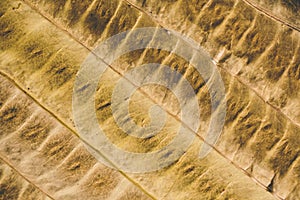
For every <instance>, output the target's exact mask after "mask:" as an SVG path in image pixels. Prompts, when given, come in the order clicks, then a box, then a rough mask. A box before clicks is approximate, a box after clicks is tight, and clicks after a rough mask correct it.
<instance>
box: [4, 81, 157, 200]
mask: <svg viewBox="0 0 300 200" xmlns="http://www.w3.org/2000/svg"><path fill="white" fill-rule="evenodd" d="M0 88H1V90H0V91H1V97H4V98H2V99H1V106H0V125H1V134H0V144H1V145H0V146H1V148H0V156H1V159H3V162H5V163H9V165H10V166H13V167H14V170H17V172H18V173H19V174H21V175H22V177H26V179H27V180H28V181H29V183H22V181H23V182H24V179H22V178H21V177H20V176H18V175H16V172H10V171H11V170H9V169H8V170H5V171H2V173H1V174H2V175H3V180H2V182H3V184H1V185H0V188H1V189H2V190H1V191H2V193H1V194H0V196H2V197H3V198H4V199H22V198H23V196H24V195H27V197H28V198H24V199H30V197H31V198H32V199H40V198H38V195H39V194H40V193H41V191H43V192H44V193H45V194H47V195H49V197H50V198H51V199H85V198H87V199H113V198H111V197H112V196H113V197H114V198H115V199H151V198H149V197H148V196H147V195H145V194H144V193H143V192H141V190H139V189H138V188H137V187H136V186H135V185H134V184H132V183H131V182H130V181H128V180H127V179H126V178H124V177H123V176H122V175H121V174H120V173H118V171H115V170H112V169H109V168H107V167H105V166H103V165H101V164H99V163H98V162H97V161H96V160H95V158H94V157H93V156H91V155H90V154H89V153H88V152H87V150H86V149H85V147H84V146H83V144H82V143H81V142H80V140H79V139H78V138H77V137H76V136H75V135H74V134H72V132H70V131H69V130H68V129H66V127H64V126H62V125H61V124H60V123H59V122H58V121H57V120H56V119H55V118H54V117H53V116H51V115H49V113H47V112H46V111H45V110H44V109H42V108H41V107H40V106H39V105H37V104H36V103H35V102H34V101H33V100H32V99H30V98H28V97H27V96H26V93H24V92H23V91H20V90H19V89H17V88H16V86H15V85H13V84H12V82H10V81H8V79H7V78H5V77H3V76H0ZM3 166H5V164H3ZM5 168H8V167H5ZM11 173H13V174H12V175H10V174H11ZM14 181H15V182H14ZM19 182H20V183H19ZM25 182H26V181H25ZM7 184H8V185H7ZM26 184H27V185H28V184H29V185H28V186H26ZM22 185H24V187H26V188H27V187H28V189H26V188H23V186H22ZM23 190H24V191H23ZM28 190H29V191H28ZM115 191H118V195H115V193H116V192H115ZM23 193H24V194H23ZM35 195H36V196H35ZM8 197H9V198H8ZM24 197H25V196H24Z"/></svg>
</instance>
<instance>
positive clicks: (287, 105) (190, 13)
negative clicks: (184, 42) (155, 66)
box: [37, 1, 299, 197]
mask: <svg viewBox="0 0 300 200" xmlns="http://www.w3.org/2000/svg"><path fill="white" fill-rule="evenodd" d="M38 4H39V3H38ZM38 4H37V5H38ZM39 5H40V4H39ZM55 5H57V4H51V3H48V4H46V5H45V6H46V8H45V11H46V10H47V13H48V14H50V16H53V17H54V18H55V20H57V21H58V22H61V23H63V24H65V25H64V26H65V27H69V28H68V30H69V31H70V32H71V33H74V35H76V34H77V35H83V36H84V37H83V38H82V40H81V41H83V42H85V43H86V44H88V46H91V47H92V46H96V44H97V43H99V42H100V41H102V40H104V39H105V38H107V37H109V36H111V35H113V34H115V33H118V32H121V31H124V30H127V29H129V28H133V27H139V26H150V25H152V26H153V25H155V24H151V23H150V24H149V22H148V23H146V22H145V21H146V20H145V19H146V18H147V17H146V16H144V14H143V13H140V14H137V13H139V12H137V11H134V10H133V9H130V8H129V7H130V5H129V7H128V6H127V5H123V4H122V3H120V2H115V3H114V2H109V3H104V2H101V1H99V2H98V1H93V4H90V3H89V2H87V3H86V4H85V5H79V4H77V3H76V2H75V3H74V4H69V3H68V2H66V3H63V2H62V4H61V5H60V7H61V9H59V6H55ZM138 5H140V6H143V9H145V10H147V11H148V12H147V13H148V14H150V15H151V16H152V17H155V20H157V21H158V22H159V23H160V24H162V25H164V26H165V27H170V28H174V29H176V30H179V31H181V30H182V32H183V33H186V34H187V35H189V36H191V37H193V38H194V39H195V40H196V41H199V42H200V43H201V44H202V45H204V46H205V47H206V48H207V49H208V50H209V51H210V52H211V54H212V55H214V57H215V59H216V60H217V61H219V62H220V63H222V64H220V66H221V67H222V68H224V69H225V71H226V73H223V74H224V79H232V78H230V76H229V78H226V76H228V75H229V74H230V75H232V76H235V77H237V79H234V80H228V82H227V83H226V84H228V85H229V83H231V82H233V84H230V88H232V89H228V90H227V91H232V92H230V94H228V95H229V97H228V99H229V109H228V111H229V114H228V116H229V120H228V127H229V128H228V130H229V131H227V132H226V131H225V133H224V135H223V136H222V138H221V140H220V141H221V143H220V144H219V145H218V148H219V149H220V151H221V152H225V154H226V155H227V156H228V157H231V158H232V159H233V161H235V162H237V164H238V165H239V166H240V167H242V168H243V169H245V170H249V171H250V173H251V174H252V175H253V176H254V177H256V178H257V179H259V180H260V181H261V182H262V183H264V185H265V186H266V187H267V186H268V188H269V190H270V191H276V193H278V194H280V196H282V197H287V196H288V195H289V194H290V193H291V192H292V193H293V191H294V192H295V191H297V188H296V187H297V185H298V184H294V181H295V180H297V179H295V178H296V177H297V176H298V175H296V176H295V175H294V173H295V172H296V174H298V172H297V171H298V170H297V169H298V167H297V166H299V159H298V154H299V149H298V148H297V147H298V146H299V145H297V144H298V142H299V140H297V138H298V137H297V133H298V132H299V131H298V130H299V126H298V124H299V121H298V119H299V118H298V117H293V115H294V116H298V113H297V111H298V110H299V109H294V107H295V106H296V108H297V107H298V104H299V101H298V97H299V93H298V91H299V90H298V89H297V88H298V87H299V77H298V75H299V67H298V66H299V65H298V63H299V53H298V52H299V39H298V38H299V37H298V36H299V33H297V32H295V31H292V30H289V29H288V28H285V27H281V26H280V25H279V24H277V23H276V22H274V21H273V20H271V19H269V18H267V17H266V16H263V15H260V14H258V13H257V12H256V11H255V10H254V9H252V8H250V7H249V6H247V5H246V4H244V3H242V2H239V1H236V2H233V1H222V2H218V3H217V2H215V1H207V2H205V1H201V3H200V2H194V3H192V4H190V3H185V2H184V1H179V2H176V3H172V4H170V3H169V2H168V1H162V2H161V3H160V7H157V3H156V2H155V1H153V2H151V1H143V2H141V3H138ZM189 5H191V6H189ZM39 8H41V7H40V6H39ZM74 9H76V10H77V12H78V13H79V14H82V15H81V16H82V17H81V18H78V19H76V18H75V19H74V15H73V14H72V12H73V11H74ZM60 10H63V12H60ZM111 10H115V12H112V11H111ZM128 10H130V12H129V11H128ZM124 12H128V15H127V16H126V15H123V13H124ZM66 16H67V19H65V17H66ZM62 19H64V20H62ZM103 19H109V20H103ZM148 21H149V20H148ZM124 24H125V25H124ZM265 24H268V25H269V26H265ZM274 27H276V28H274ZM183 30H184V31H183ZM266 32H268V34H267V35H266V34H265V33H266ZM287 34H288V35H290V37H286V35H287ZM278 41H280V42H278ZM277 43H278V44H277ZM289 43H292V45H291V51H289V49H290V48H289V46H290V45H289ZM258 46H259V48H258ZM224 47H225V48H224ZM278 52H280V54H282V56H278ZM272 56H273V57H272ZM274 56H275V57H274ZM274 58H275V59H274ZM289 62H290V63H289ZM274 65H275V66H278V67H277V68H273V67H271V66H274ZM248 66H249V67H248ZM117 67H118V66H117ZM258 70H261V71H262V73H257V71H258ZM277 71H278V72H277ZM228 72H229V74H228ZM260 76H262V77H260ZM279 79H281V80H283V81H278V80H279ZM258 80H259V81H260V84H255V85H254V83H256V82H257V81H258ZM287 80H289V82H288V84H289V86H288V87H287V86H286V84H287ZM225 82H226V81H225ZM241 83H242V84H241ZM198 84H199V85H201V81H199V82H198ZM231 85H232V86H231ZM243 85H244V86H243ZM275 85H276V86H275ZM278 86H279V88H282V89H278V91H279V92H272V91H273V90H272V89H273V88H276V87H278ZM227 87H229V86H227ZM257 87H261V88H257ZM236 88H237V89H236ZM241 88H242V89H241ZM249 88H250V89H251V90H252V89H253V91H254V93H253V92H252V91H250V92H249V93H250V94H249V95H245V93H247V92H248V90H249ZM289 88H290V89H289ZM263 89H264V91H265V92H264V93H262V91H263ZM286 89H288V91H287V92H286ZM237 93H240V96H242V97H244V96H249V98H248V99H247V98H239V97H238V96H239V95H237ZM268 93H269V95H270V97H268ZM253 96H254V97H253ZM259 97H264V98H263V99H262V100H263V101H262V100H260V98H259ZM251 98H254V99H256V100H252V99H251ZM265 98H266V99H265ZM250 101H253V102H250ZM241 102H243V103H241ZM254 102H255V103H254ZM256 102H258V103H256ZM265 102H267V103H269V104H270V105H271V107H274V108H276V109H275V110H274V109H271V108H268V106H266V103H265ZM258 105H260V106H259V107H260V108H262V109H263V110H265V111H264V112H262V110H257V106H258ZM276 110H277V111H276ZM278 110H279V111H278ZM290 110H292V111H293V112H290ZM281 112H283V113H284V114H281ZM240 113H241V115H240ZM273 113H276V115H275V116H277V115H278V116H279V117H276V118H274V117H272V116H274V114H273ZM265 115H267V116H266V117H265ZM285 115H287V116H289V117H288V118H286V116H285ZM291 115H292V116H291ZM269 116H270V117H269ZM236 117H238V118H237V119H236ZM264 117H265V118H266V119H268V120H270V121H266V120H264ZM239 118H241V119H239ZM289 119H292V120H289ZM286 120H287V122H286V123H282V124H283V125H281V122H282V121H286ZM232 121H235V122H234V123H232ZM236 124H237V125H238V126H237V127H235V126H236ZM289 124H291V125H289ZM231 127H233V128H231ZM264 127H266V128H264ZM287 127H290V128H288V129H287ZM286 129H287V130H286ZM241 132H242V134H241ZM274 134H275V135H276V136H274ZM266 137H267V138H269V139H265V138H266ZM295 139H296V140H295ZM232 142H233V143H234V144H235V145H232ZM294 143H295V144H294ZM228 144H230V145H228ZM228 146H229V147H230V148H229V149H228ZM258 147H260V148H261V150H260V151H259V153H257V148H258ZM283 149H285V151H282V150H283ZM243 152H247V154H249V153H250V155H252V156H253V157H254V159H248V157H249V156H247V157H245V155H247V154H243ZM282 152H285V153H283V154H282ZM235 155H240V156H235ZM281 157H285V159H282V160H281V159H280V158H281ZM252 163H253V164H252ZM265 171H270V172H271V173H268V174H267V173H266V172H265ZM287 180H288V182H291V184H292V185H291V186H290V185H289V186H287V187H288V188H286V187H282V186H281V185H282V183H285V182H286V181H287ZM287 185H288V184H287ZM296 195H297V194H296ZM291 196H292V197H293V194H291Z"/></svg>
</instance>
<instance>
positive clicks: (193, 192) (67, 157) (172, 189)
mask: <svg viewBox="0 0 300 200" xmlns="http://www.w3.org/2000/svg"><path fill="white" fill-rule="evenodd" d="M10 4H11V6H8V8H7V11H6V10H3V8H5V7H1V8H2V10H1V12H2V13H4V14H2V16H1V18H0V19H1V20H0V23H1V26H3V27H4V29H2V30H3V32H2V33H3V34H1V40H2V41H7V43H1V50H3V51H2V52H1V55H0V57H1V60H2V61H1V73H2V74H3V75H4V74H6V73H7V74H9V76H12V77H13V79H14V81H13V80H11V81H12V82H8V81H7V80H8V79H9V76H6V75H5V76H6V78H4V77H2V78H1V87H2V86H3V87H2V88H1V90H0V91H1V92H2V91H3V92H9V91H11V92H13V93H12V94H11V95H8V94H6V93H5V94H3V95H1V97H7V98H5V99H3V100H2V102H1V108H0V109H1V114H0V115H1V117H0V119H1V127H5V128H3V129H1V133H2V134H1V139H0V141H1V145H0V146H1V149H0V152H1V154H2V156H3V158H5V160H8V161H10V162H11V163H12V165H13V166H16V169H17V170H18V171H19V172H20V173H21V174H23V175H24V176H26V177H29V180H30V181H31V182H34V183H35V185H39V186H40V187H41V188H42V189H43V190H44V191H47V193H50V194H51V195H52V196H53V197H54V198H55V199H74V198H78V199H82V198H85V199H86V198H88V199H99V198H100V199H105V198H107V199H112V198H115V199H147V198H148V197H149V196H146V195H145V194H143V193H142V192H141V191H144V192H145V190H147V191H148V192H150V193H152V194H154V196H155V197H157V198H159V199H163V198H164V199H174V198H176V199H199V198H203V199H226V198H227V199H228V198H231V199H264V200H265V199H273V196H271V195H270V194H269V193H268V192H266V191H264V190H263V189H262V188H261V187H259V186H257V185H256V184H255V183H254V182H253V181H252V180H251V179H250V178H249V177H247V176H245V175H244V174H243V173H242V172H241V171H240V170H239V169H237V168H235V167H234V166H233V165H231V164H230V163H229V162H228V160H226V159H224V158H223V157H221V156H220V154H219V153H217V152H215V151H213V152H212V153H211V154H210V155H209V157H208V158H207V159H205V160H195V158H196V157H197V155H198V150H199V147H200V146H201V144H202V143H201V142H200V140H197V141H195V144H194V145H193V146H192V147H191V148H190V149H189V150H188V152H187V153H186V154H185V155H184V156H183V157H182V158H181V159H180V160H179V161H178V162H176V163H175V164H174V165H172V166H170V167H169V168H166V169H164V170H162V171H159V172H155V173H151V174H141V175H134V174H132V175H130V176H131V179H130V180H128V179H124V177H123V176H122V175H121V174H120V173H119V172H118V171H115V170H111V169H108V168H106V167H104V166H102V165H101V164H99V163H97V162H96V160H95V159H94V158H93V157H92V156H91V155H90V154H89V153H88V152H87V151H86V150H85V148H84V147H83V146H82V144H81V143H80V142H79V139H78V138H77V137H75V135H74V134H72V133H73V131H72V127H71V126H72V122H71V121H70V118H71V111H70V110H71V106H70V105H71V94H72V86H73V81H74V76H75V73H76V71H77V70H78V68H79V65H80V63H81V62H82V61H83V59H84V58H85V56H86V55H87V54H88V51H87V50H86V48H85V47H83V46H81V45H79V44H78V43H76V41H74V40H73V39H72V38H70V37H69V36H68V35H66V34H65V33H66V32H63V31H61V30H59V29H57V28H56V27H54V26H53V25H52V24H51V23H49V22H47V21H46V20H44V19H43V18H41V17H40V16H39V15H37V14H36V13H35V12H34V11H33V10H32V9H30V8H29V7H27V6H26V5H25V4H22V3H21V4H18V2H14V1H10ZM11 8H14V9H11ZM117 8H118V9H117V10H119V11H122V10H123V11H122V12H125V11H126V12H127V9H129V8H128V5H127V4H123V3H122V4H121V3H120V4H119V6H118V7H117ZM61 10H63V12H65V11H64V9H61ZM105 10H107V9H105ZM135 11H136V10H135ZM131 13H132V15H135V13H134V12H131ZM114 16H115V17H113V20H112V21H111V22H108V23H110V26H112V25H113V24H115V22H116V21H117V22H118V21H119V19H118V18H117V17H126V15H122V14H121V13H118V12H117V14H115V15H114ZM131 17H132V16H131ZM33 19H36V21H34V20H33ZM114 20H116V21H114ZM124 20H125V19H124ZM132 20H133V21H134V22H135V21H138V24H139V23H140V26H144V25H147V24H148V25H152V26H153V25H155V24H154V23H153V22H151V20H149V19H148V18H147V17H145V16H144V15H143V14H136V18H133V17H132ZM121 21H122V20H121ZM125 21H126V20H125ZM37 22H38V23H37ZM122 23H123V22H122ZM110 26H108V27H110ZM132 26H135V27H136V26H137V25H136V24H135V23H133V24H132ZM116 27H120V28H122V27H121V26H116ZM87 30H89V29H87ZM109 30H110V29H106V31H104V33H107V34H113V33H114V32H113V33H110V31H109ZM111 31H116V32H118V31H120V30H116V29H112V30H111ZM87 34H90V33H87ZM4 39H5V40H4ZM98 39H99V38H96V37H95V38H91V37H90V38H89V40H88V41H92V40H94V41H97V40H98ZM110 73H111V74H115V72H112V71H111V72H110ZM115 76H118V74H115ZM192 77H195V80H198V79H197V76H192ZM13 82H14V84H15V85H13V84H12V83H13ZM196 83H197V81H196V82H195V84H196ZM16 85H18V87H20V89H21V90H22V91H20V90H18V89H16V90H14V89H13V88H14V87H15V86H16ZM200 85H201V84H200ZM14 91H16V92H14ZM25 94H27V95H30V96H32V98H28V96H26V95H25ZM24 105H26V106H25V107H24ZM45 107H47V108H49V109H48V110H47V109H46V110H47V111H49V110H51V112H50V113H51V115H50V114H49V112H46V110H45ZM105 107H106V106H104V107H103V106H99V108H100V111H101V110H103V109H104V108H105ZM53 113H57V116H56V115H53ZM57 119H62V120H63V123H59V122H58V121H57ZM63 125H64V126H63ZM171 128H172V127H171ZM14 147H17V148H18V150H17V151H15V150H14ZM29 147H30V148H29ZM132 180H134V181H135V185H132ZM124 182H125V183H126V184H124ZM127 184H128V185H129V186H128V187H127V186H126V185H127ZM124 185H125V186H124ZM140 185H142V186H143V188H144V189H145V190H141V188H142V187H141V186H140ZM119 191H121V192H119ZM147 195H149V194H147ZM154 196H151V197H152V198H155V197H154Z"/></svg>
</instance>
